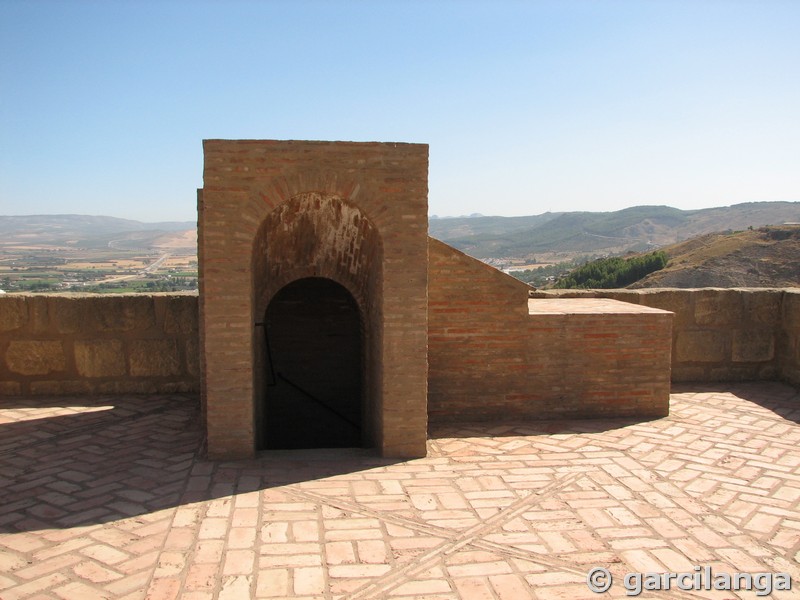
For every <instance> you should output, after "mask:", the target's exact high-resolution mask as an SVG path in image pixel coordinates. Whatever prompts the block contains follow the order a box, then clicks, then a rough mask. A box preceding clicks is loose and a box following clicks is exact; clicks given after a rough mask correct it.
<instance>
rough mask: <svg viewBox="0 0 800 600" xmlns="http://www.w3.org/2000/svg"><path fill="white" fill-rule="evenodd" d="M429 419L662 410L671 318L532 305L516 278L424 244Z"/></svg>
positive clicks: (627, 310)
mask: <svg viewBox="0 0 800 600" xmlns="http://www.w3.org/2000/svg"><path fill="white" fill-rule="evenodd" d="M428 260H429V283H428V290H429V299H428V307H429V308H428V311H429V316H428V356H429V360H430V365H429V391H428V413H429V418H430V420H431V421H447V420H451V419H461V420H474V419H509V418H546V419H553V418H559V417H598V416H604V417H622V416H637V417H650V416H653V417H655V416H662V415H664V414H666V413H667V412H668V403H669V384H670V339H671V329H670V327H671V321H672V315H671V314H669V313H668V312H664V311H661V310H655V309H650V308H645V307H633V306H632V305H630V304H624V303H618V302H604V303H591V302H589V303H588V304H587V303H586V302H585V301H584V302H581V301H573V302H569V301H555V302H552V301H543V302H542V303H539V304H538V305H537V304H535V301H534V302H533V303H532V304H531V306H530V307H529V303H528V293H529V291H530V288H529V287H528V286H527V285H525V284H523V283H521V282H519V281H517V280H516V279H514V278H512V277H510V276H508V275H505V274H504V273H501V272H500V271H498V270H496V269H494V268H492V267H489V266H488V265H485V264H483V263H482V262H480V261H477V260H475V259H473V258H470V257H469V256H466V255H465V254H463V253H461V252H459V251H458V250H455V249H453V248H451V247H450V246H447V245H446V244H443V243H442V242H439V241H437V240H434V239H431V240H430V242H429V257H428Z"/></svg>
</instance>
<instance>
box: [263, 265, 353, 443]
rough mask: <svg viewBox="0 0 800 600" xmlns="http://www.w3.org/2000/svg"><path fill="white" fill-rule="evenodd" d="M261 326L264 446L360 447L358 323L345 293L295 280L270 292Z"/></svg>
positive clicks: (323, 283) (328, 284)
mask: <svg viewBox="0 0 800 600" xmlns="http://www.w3.org/2000/svg"><path fill="white" fill-rule="evenodd" d="M264 325H265V327H264V328H263V331H264V334H265V346H266V359H267V360H266V371H267V372H266V373H265V378H266V385H265V386H264V390H265V394H264V398H263V400H262V402H263V403H264V404H263V406H262V407H261V409H262V410H260V411H258V412H259V413H260V415H261V432H260V433H261V435H260V436H258V437H259V439H260V440H261V449H297V448H346V447H355V446H361V445H362V436H361V404H362V403H361V394H362V380H361V370H362V367H361V365H362V360H361V352H362V349H361V341H362V340H361V338H362V336H361V321H360V318H359V311H358V305H357V304H356V302H355V300H354V299H353V296H352V295H351V294H350V292H348V291H347V289H345V288H344V287H343V286H341V285H339V284H338V283H336V282H334V281H332V280H330V279H324V278H321V277H312V278H306V279H299V280H297V281H294V282H292V283H290V284H288V285H287V286H285V287H284V288H282V289H281V290H280V291H279V292H278V293H277V294H276V295H275V297H274V298H273V299H272V301H271V302H270V303H269V306H268V307H267V313H266V318H265V323H264Z"/></svg>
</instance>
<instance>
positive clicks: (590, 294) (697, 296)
mask: <svg viewBox="0 0 800 600" xmlns="http://www.w3.org/2000/svg"><path fill="white" fill-rule="evenodd" d="M531 296H532V297H533V298H612V299H615V300H621V301H624V302H631V303H633V304H640V305H643V306H649V307H653V308H661V309H664V310H669V311H671V312H673V313H675V321H674V324H673V339H672V380H673V381H675V382H680V381H705V382H714V381H745V380H768V379H781V380H785V381H788V382H790V383H794V384H798V383H800V358H799V357H798V337H800V289H796V288H789V289H763V288H742V289H716V288H702V289H672V288H670V289H637V290H547V291H538V292H533V293H532V294H531Z"/></svg>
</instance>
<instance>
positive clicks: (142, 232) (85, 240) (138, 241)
mask: <svg viewBox="0 0 800 600" xmlns="http://www.w3.org/2000/svg"><path fill="white" fill-rule="evenodd" d="M196 228H197V223H195V222H194V221H164V222H159V223H142V222H140V221H132V220H129V219H118V218H116V217H102V216H89V215H24V216H0V247H1V246H8V245H12V244H13V245H19V244H27V245H31V246H49V247H69V248H87V249H97V248H118V249H125V250H129V249H135V248H154V247H172V248H175V247H180V248H190V247H192V246H193V245H194V246H196V233H194V231H195V230H196Z"/></svg>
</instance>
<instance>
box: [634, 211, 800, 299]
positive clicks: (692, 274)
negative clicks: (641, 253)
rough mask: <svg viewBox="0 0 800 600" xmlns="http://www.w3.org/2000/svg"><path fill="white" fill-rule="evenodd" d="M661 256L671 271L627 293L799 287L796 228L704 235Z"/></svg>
mask: <svg viewBox="0 0 800 600" xmlns="http://www.w3.org/2000/svg"><path fill="white" fill-rule="evenodd" d="M661 250H662V251H663V252H665V253H666V254H667V256H668V257H669V259H670V260H669V262H668V263H667V266H666V267H665V268H664V269H662V270H660V271H657V272H655V273H651V274H650V275H648V276H647V277H645V278H644V279H641V280H640V281H638V282H636V283H634V284H632V285H630V286H628V287H631V288H652V287H677V288H696V287H724V288H727V287H800V226H798V225H783V226H774V227H760V228H757V229H753V230H746V231H738V232H735V233H712V234H707V235H701V236H698V237H695V238H693V239H691V240H687V241H685V242H682V243H679V244H674V245H672V246H666V247H664V248H661Z"/></svg>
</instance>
